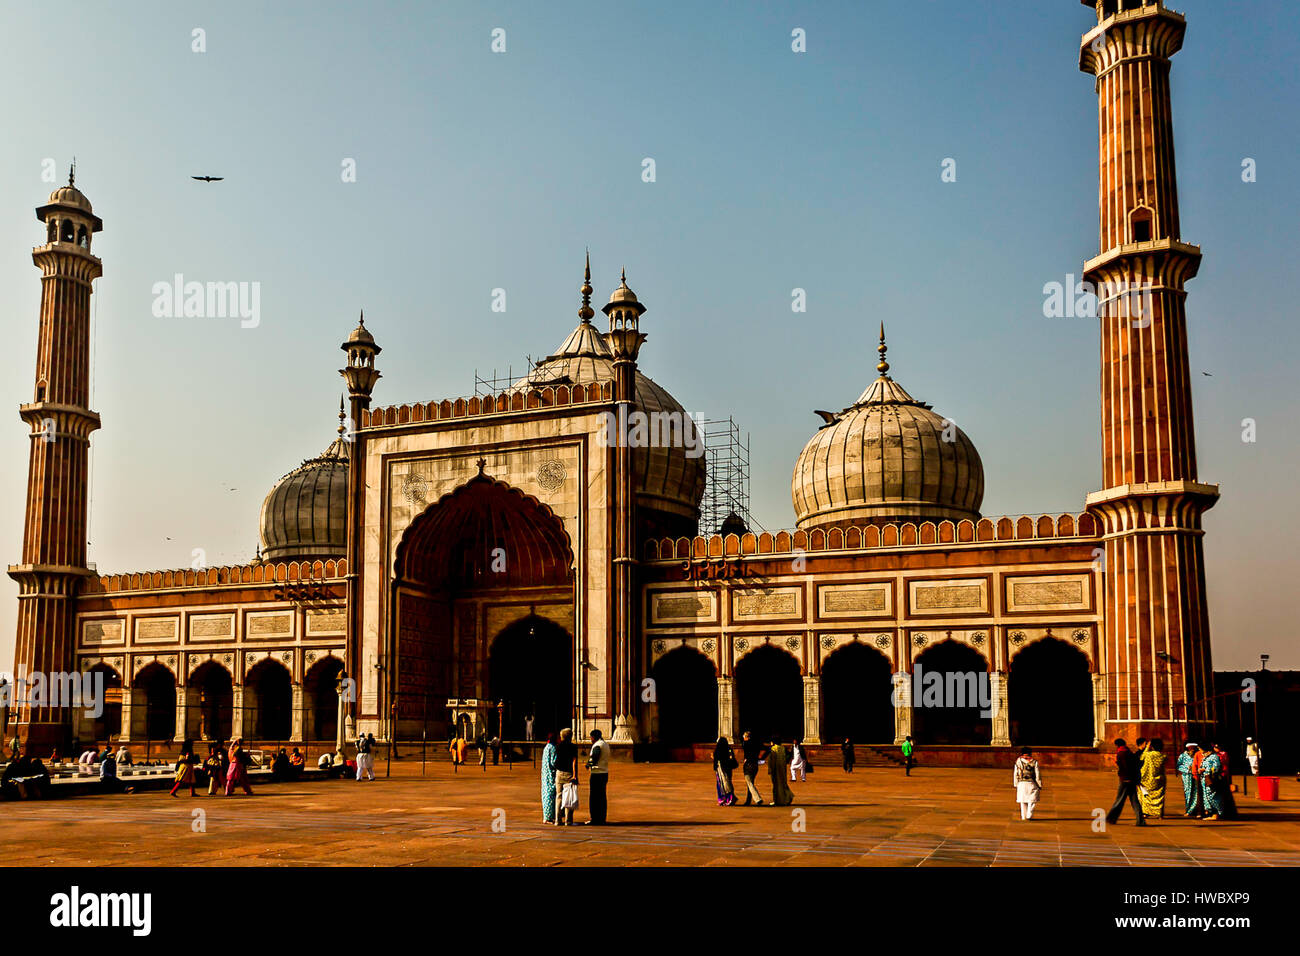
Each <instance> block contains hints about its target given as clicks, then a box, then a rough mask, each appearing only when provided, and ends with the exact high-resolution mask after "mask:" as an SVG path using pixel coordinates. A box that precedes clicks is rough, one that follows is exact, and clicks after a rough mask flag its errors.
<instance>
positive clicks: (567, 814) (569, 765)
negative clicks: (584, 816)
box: [555, 727, 578, 827]
mask: <svg viewBox="0 0 1300 956" xmlns="http://www.w3.org/2000/svg"><path fill="white" fill-rule="evenodd" d="M577 776H578V748H577V746H576V745H575V744H574V743H573V731H572V730H571V729H570V728H568V727H565V728H564V729H563V730H561V731H560V739H559V742H557V743H556V745H555V793H556V795H557V797H559V799H560V805H559V806H558V807H557V808H556V814H555V825H556V826H557V827H562V826H573V811H574V809H575V805H576V801H575V802H574V803H573V804H570V805H569V806H567V807H566V806H565V805H564V803H565V797H566V794H565V792H564V787H565V784H568V783H572V784H573V785H574V788H575V789H576V788H577V785H578V782H577V779H576V778H577Z"/></svg>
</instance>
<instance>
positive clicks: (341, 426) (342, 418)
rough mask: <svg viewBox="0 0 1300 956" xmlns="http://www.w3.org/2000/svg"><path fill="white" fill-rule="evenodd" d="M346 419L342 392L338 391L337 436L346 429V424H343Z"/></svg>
mask: <svg viewBox="0 0 1300 956" xmlns="http://www.w3.org/2000/svg"><path fill="white" fill-rule="evenodd" d="M346 420H347V415H346V414H345V413H344V411H343V393H342V392H339V436H340V437H342V435H343V433H344V432H345V431H347V430H348V429H347V426H346V425H344V424H343V423H344V422H345V421H346Z"/></svg>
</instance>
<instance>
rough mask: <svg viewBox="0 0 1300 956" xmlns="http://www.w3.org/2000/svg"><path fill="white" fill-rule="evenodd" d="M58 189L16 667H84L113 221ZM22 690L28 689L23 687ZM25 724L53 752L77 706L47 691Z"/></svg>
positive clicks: (37, 747)
mask: <svg viewBox="0 0 1300 956" xmlns="http://www.w3.org/2000/svg"><path fill="white" fill-rule="evenodd" d="M75 179H76V168H75V166H74V168H73V169H72V171H71V172H70V173H69V174H68V185H66V186H60V187H59V188H58V189H56V190H54V192H52V193H51V194H50V198H49V202H47V203H46V204H45V205H44V206H41V207H40V208H38V209H37V210H36V218H37V219H39V220H40V221H41V222H43V223H45V228H46V233H45V240H46V241H45V243H44V245H40V246H37V247H36V248H35V249H33V250H32V261H33V262H35V263H36V265H37V267H38V268H40V270H41V317H40V330H39V333H38V338H37V345H36V384H35V389H34V393H33V396H32V401H31V402H30V403H28V404H26V405H22V406H20V407H19V409H18V414H19V416H20V417H21V418H22V420H23V421H25V422H26V423H27V424H28V426H29V427H30V428H31V436H30V441H31V448H30V453H29V457H28V465H27V518H26V521H25V523H24V525H23V552H22V563H21V564H16V565H10V567H9V576H10V577H11V578H13V579H14V580H15V581H17V582H18V638H17V645H16V648H15V652H14V676H15V678H18V679H23V678H25V677H26V676H27V675H31V674H34V673H43V674H45V675H47V680H48V679H49V678H48V675H50V674H53V673H58V672H65V673H68V672H74V671H75V670H76V665H75V656H74V653H73V650H74V645H75V634H74V626H75V613H74V605H75V602H76V596H77V593H78V591H79V590H80V588H81V584H82V581H83V580H84V579H85V578H86V577H87V576H89V574H90V571H89V570H88V569H87V568H86V521H87V507H86V505H87V494H88V482H87V474H86V462H87V458H88V455H89V451H90V433H91V432H93V431H94V430H95V429H97V428H98V427H99V416H98V415H97V414H95V413H94V412H92V411H91V410H90V408H89V404H90V294H91V291H92V287H91V284H92V283H93V282H94V280H95V279H97V278H99V276H100V275H101V274H102V271H103V270H102V268H101V265H100V261H99V260H98V259H97V258H95V257H94V256H93V255H91V254H90V242H91V238H92V236H93V235H94V234H95V233H97V232H99V231H100V230H101V229H102V228H103V223H102V222H101V221H100V219H99V217H98V216H96V215H95V214H94V212H93V211H92V209H91V207H90V200H88V199H87V198H86V197H85V196H84V195H82V193H81V191H80V190H79V189H77V187H76V185H75ZM19 696H20V697H22V696H26V695H25V694H20V695H19ZM18 703H19V707H18V709H17V713H18V717H17V720H16V724H17V728H16V731H15V732H16V733H17V734H18V736H20V737H22V738H24V740H25V742H26V744H27V746H28V747H29V748H31V752H32V753H34V754H39V755H41V756H48V755H49V751H50V749H51V748H53V747H60V748H66V747H67V745H68V742H69V734H70V731H71V726H72V716H73V711H74V708H72V707H69V706H63V705H65V704H67V703H68V702H66V701H64V702H60V706H54V704H55V702H54V701H53V700H51V699H50V698H49V697H46V699H45V701H44V703H43V704H41V705H38V706H28V705H24V704H23V703H22V701H21V700H20V701H19V702H18Z"/></svg>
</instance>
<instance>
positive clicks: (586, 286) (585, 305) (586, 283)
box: [578, 249, 596, 325]
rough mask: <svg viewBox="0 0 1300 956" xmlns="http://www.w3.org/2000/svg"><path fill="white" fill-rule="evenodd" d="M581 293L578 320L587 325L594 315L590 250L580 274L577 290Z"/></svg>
mask: <svg viewBox="0 0 1300 956" xmlns="http://www.w3.org/2000/svg"><path fill="white" fill-rule="evenodd" d="M578 291H579V292H581V293H582V308H580V309H579V310H578V318H580V319H582V321H583V324H584V325H586V324H589V323H590V322H591V317H592V316H593V315H595V314H596V313H595V312H594V311H592V308H591V293H592V291H593V290H592V288H591V250H590V249H588V250H587V266H586V268H585V269H583V272H582V287H581V288H580V289H579V290H578Z"/></svg>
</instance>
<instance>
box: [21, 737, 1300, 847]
mask: <svg viewBox="0 0 1300 956" xmlns="http://www.w3.org/2000/svg"><path fill="white" fill-rule="evenodd" d="M392 767H393V770H392V773H393V775H392V777H390V778H389V779H385V778H384V777H383V772H384V764H383V762H382V760H380V761H379V762H378V766H377V767H376V772H377V773H378V774H379V775H380V776H379V779H378V780H377V781H375V782H373V783H371V782H367V783H356V782H354V781H350V780H349V781H338V780H331V781H317V782H303V783H286V784H266V785H261V786H257V787H255V788H254V789H255V795H254V796H253V797H245V796H237V797H231V798H225V797H207V796H203V797H200V798H194V799H192V798H191V797H190V796H189V794H188V792H184V793H183V795H182V796H180V797H176V798H173V797H170V796H168V794H167V793H166V791H161V792H143V793H135V794H124V795H94V796H87V797H70V798H66V799H55V800H47V801H33V802H11V803H6V804H4V805H3V809H2V810H0V821H2V822H0V833H2V834H3V838H2V839H0V865H5V866H51V865H59V866H104V865H108V866H135V865H148V866H160V865H161V866H175V865H185V866H195V865H200V866H201V865H221V866H231V865H234V866H285V865H289V866H306V865H310V866H331V865H354V866H355V865H384V866H396V865H417V866H418V865H439V866H521V865H526V866H555V865H575V864H576V865H585V866H729V865H730V866H735V865H749V866H776V865H781V866H791V865H793V866H846V865H856V866H908V867H913V866H1051V867H1059V866H1071V867H1072V866H1186V867H1195V866H1296V865H1300V784H1297V783H1295V782H1294V780H1292V779H1289V778H1283V780H1282V792H1281V796H1282V799H1281V800H1279V801H1278V802H1275V803H1261V802H1259V801H1257V800H1256V799H1255V798H1254V796H1253V794H1254V781H1253V780H1252V781H1251V785H1250V794H1251V795H1249V796H1242V795H1241V794H1237V799H1238V806H1239V809H1240V810H1241V816H1242V818H1241V819H1240V820H1238V821H1228V822H1220V823H1204V822H1199V821H1195V820H1186V819H1183V818H1182V816H1181V805H1182V788H1181V785H1180V784H1179V783H1178V781H1177V779H1176V778H1174V777H1172V776H1171V778H1170V791H1169V797H1170V798H1171V799H1170V801H1169V805H1168V806H1167V810H1168V811H1170V812H1175V811H1176V812H1177V813H1178V816H1177V817H1176V818H1166V819H1165V820H1164V821H1154V822H1153V823H1152V825H1150V826H1148V827H1146V828H1145V829H1141V828H1137V827H1135V826H1133V824H1132V818H1131V816H1130V815H1129V814H1130V812H1131V811H1129V810H1126V811H1125V816H1124V817H1122V818H1121V821H1120V823H1119V824H1116V825H1114V826H1110V827H1107V828H1106V830H1105V832H1100V833H1099V832H1094V829H1093V819H1094V816H1093V811H1094V809H1095V808H1103V809H1104V808H1108V807H1109V806H1110V802H1111V800H1112V799H1113V796H1114V791H1115V788H1114V776H1113V774H1107V773H1103V772H1100V771H1087V770H1073V771H1067V770H1062V771H1051V770H1050V769H1045V770H1044V784H1045V787H1044V790H1043V798H1042V801H1041V802H1040V803H1039V805H1038V810H1037V812H1036V815H1035V818H1034V819H1033V820H1032V821H1030V822H1027V823H1022V822H1021V821H1020V819H1019V813H1018V811H1017V808H1016V805H1015V803H1014V789H1013V787H1012V785H1011V781H1010V778H1011V772H1010V771H1009V770H1005V771H1004V770H985V769H955V768H954V769H947V768H928V767H924V766H922V767H918V768H916V769H915V770H913V772H912V776H911V777H905V776H904V775H903V772H902V770H900V769H894V768H875V767H870V768H860V769H858V770H857V771H856V772H855V773H853V774H845V773H843V772H842V771H841V770H840V769H839V768H838V767H834V766H828V765H820V766H819V767H818V768H817V770H816V772H815V773H813V774H812V775H811V776H809V778H808V781H807V782H806V783H796V784H794V785H793V786H794V792H795V804H794V806H792V807H780V808H777V807H770V806H764V807H739V806H737V807H719V806H717V801H716V797H715V794H714V784H713V776H712V771H711V770H710V767H709V765H708V764H707V763H695V764H690V763H678V764H631V763H615V764H613V766H612V768H611V769H612V773H611V779H610V786H609V793H610V809H609V825H607V826H603V827H595V826H581V825H579V826H575V827H566V828H559V827H554V826H545V825H543V824H542V821H541V809H540V801H539V796H538V791H539V785H538V774H537V772H536V770H535V769H534V767H533V766H532V764H529V763H523V764H519V763H517V764H515V766H514V769H513V770H510V769H507V767H506V766H505V765H504V764H503V765H501V766H497V767H493V766H489V767H488V768H487V770H486V772H484V771H482V770H480V768H479V767H478V765H477V764H471V765H470V766H468V767H465V768H461V770H460V771H459V772H458V773H453V771H452V768H451V766H450V764H448V763H445V762H438V763H436V764H435V763H430V764H428V765H427V767H426V768H425V773H424V775H423V776H421V768H420V763H419V760H418V758H417V759H416V760H414V761H412V760H410V759H406V760H402V761H394V763H393V765H392ZM763 769H764V771H765V770H766V768H763ZM735 777H736V782H737V783H738V784H740V785H741V787H742V788H743V781H742V780H741V777H740V774H739V772H737V773H736V775H735ZM1239 779H1240V778H1238V780H1239ZM581 780H582V785H583V786H582V806H581V807H580V808H579V810H578V812H577V816H576V819H577V821H578V822H579V823H581V822H582V821H584V820H586V819H587V807H586V803H587V792H586V791H587V788H586V774H585V772H584V773H583V774H582V777H581ZM759 789H760V790H761V791H762V792H763V794H764V797H765V798H766V797H767V796H768V795H770V793H771V782H770V781H769V780H768V779H767V777H766V774H765V773H764V775H763V777H762V778H761V779H760V783H759ZM197 811H202V813H201V814H200V813H198V812H197ZM796 811H801V812H796Z"/></svg>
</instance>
